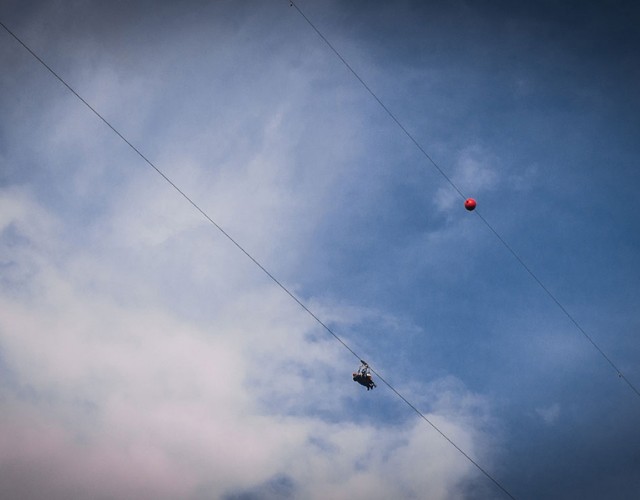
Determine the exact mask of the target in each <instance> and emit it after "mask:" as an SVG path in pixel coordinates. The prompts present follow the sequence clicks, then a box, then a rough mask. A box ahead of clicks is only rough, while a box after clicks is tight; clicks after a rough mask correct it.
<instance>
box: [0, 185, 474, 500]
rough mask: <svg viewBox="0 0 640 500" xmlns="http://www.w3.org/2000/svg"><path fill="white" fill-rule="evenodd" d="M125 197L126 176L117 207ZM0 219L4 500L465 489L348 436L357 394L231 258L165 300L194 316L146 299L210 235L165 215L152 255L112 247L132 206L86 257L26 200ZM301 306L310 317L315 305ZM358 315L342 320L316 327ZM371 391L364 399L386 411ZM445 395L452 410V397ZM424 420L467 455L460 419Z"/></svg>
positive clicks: (459, 393) (419, 444) (449, 469)
mask: <svg viewBox="0 0 640 500" xmlns="http://www.w3.org/2000/svg"><path fill="white" fill-rule="evenodd" d="M136 183H137V180H136V176H133V177H132V178H131V180H130V184H129V185H127V186H124V189H123V190H121V191H120V192H121V193H125V194H126V193H127V192H129V189H130V188H134V186H136ZM141 191H142V190H141ZM2 203H3V206H5V208H6V210H4V211H3V214H4V220H3V228H4V229H3V232H2V238H1V239H0V243H1V244H2V251H3V256H4V257H3V258H4V259H6V261H8V262H11V263H12V265H13V266H15V267H16V272H15V278H14V281H15V282H16V283H18V282H19V284H20V286H21V287H26V289H27V290H29V294H28V295H27V296H26V297H25V296H23V295H16V294H15V293H12V289H11V288H3V291H2V293H1V294H0V308H1V309H2V310H3V311H6V313H5V314H3V315H2V318H0V348H1V349H2V366H3V371H6V373H8V374H10V376H9V377H6V378H4V382H3V384H2V387H1V392H0V394H1V398H2V399H1V400H2V405H3V413H2V417H0V427H1V428H2V433H1V436H0V439H1V440H2V446H1V447H0V449H1V450H2V451H1V452H0V464H1V465H2V467H1V469H2V470H3V471H4V472H3V474H4V475H3V477H2V481H0V482H1V483H2V492H3V494H5V495H9V496H13V497H16V496H21V497H25V498H38V497H41V496H43V495H45V494H46V495H47V496H48V497H49V498H68V497H86V496H117V497H123V496H124V497H126V496H129V497H131V496H135V497H154V498H175V497H189V496H193V497H222V496H224V495H229V498H233V497H234V496H233V495H242V494H247V495H250V494H251V492H255V491H262V490H261V489H260V488H261V487H260V485H261V484H262V485H263V487H262V488H271V489H273V487H274V486H273V485H274V484H276V485H280V486H281V487H282V488H284V490H282V491H284V492H285V493H286V492H290V491H295V495H294V496H299V495H300V496H304V497H306V498H328V497H331V498H347V497H353V496H364V495H366V496H369V497H371V498H389V496H398V495H400V496H404V497H422V496H423V495H425V494H427V495H428V496H429V497H430V498H450V497H451V496H452V495H453V496H455V494H454V493H452V492H453V491H459V490H460V488H462V487H463V486H462V485H463V483H464V481H465V480H466V479H467V478H469V477H473V476H474V471H473V469H472V467H470V465H469V463H468V462H466V460H464V458H462V457H461V456H460V455H459V454H458V452H457V451H455V450H454V449H453V448H451V447H450V445H448V443H446V441H444V440H443V439H442V438H441V437H440V436H438V435H437V434H435V433H434V432H432V431H431V430H430V429H429V428H428V427H425V424H424V422H422V421H420V420H418V421H416V420H415V419H409V420H406V422H405V423H404V424H394V423H392V422H389V423H384V422H378V423H375V424H374V423H373V422H371V421H369V422H358V418H357V416H355V415H352V414H351V412H350V409H351V407H352V403H351V401H352V400H353V398H354V397H356V396H355V395H356V394H357V395H358V397H362V393H361V392H357V388H355V389H354V387H353V386H352V385H351V383H350V380H349V377H348V373H346V372H348V371H349V370H350V369H351V366H350V364H346V363H345V360H346V358H345V354H344V352H342V351H341V350H340V349H339V346H337V345H336V344H335V343H334V342H332V341H331V339H330V338H329V339H326V338H324V339H323V338H322V336H320V335H319V334H318V333H317V331H316V332H315V333H314V330H317V328H318V327H317V325H316V324H314V322H313V321H310V320H309V318H308V316H306V314H304V313H303V312H302V311H301V310H300V309H299V307H298V306H297V305H295V304H292V303H291V301H290V299H288V297H286V295H284V294H283V293H282V292H281V291H280V290H279V289H277V288H276V287H274V286H273V285H272V284H271V283H268V282H267V283H265V281H264V280H263V279H262V278H261V276H260V274H259V273H251V272H249V274H250V276H247V275H246V273H247V271H246V269H245V263H244V262H243V261H241V260H238V259H237V258H236V255H235V252H236V250H234V249H233V247H231V246H228V245H227V246H224V245H223V246H222V248H217V249H216V248H215V245H214V248H212V249H211V252H205V253H206V254H205V253H202V254H199V253H192V258H191V259H190V260H189V262H188V264H189V267H190V268H191V267H192V269H191V270H187V271H186V273H187V275H188V274H189V273H191V272H194V270H198V269H205V268H206V267H207V263H210V262H211V259H212V256H211V254H213V255H217V256H218V257H220V258H221V259H222V260H223V261H224V262H225V264H224V266H222V267H221V266H220V264H218V265H215V266H214V267H215V269H216V271H217V275H216V279H213V276H212V277H211V279H208V280H206V281H207V286H208V288H209V291H210V294H209V295H207V296H204V297H197V296H196V295H195V294H194V293H193V292H192V291H190V290H189V288H190V286H191V285H190V284H189V281H188V280H183V281H177V282H175V284H176V286H178V288H179V292H180V293H182V294H185V295H188V296H189V297H190V298H191V299H192V300H194V301H196V302H197V307H199V308H206V309H208V314H206V315H204V316H200V317H198V318H194V316H192V315H187V316H185V315H183V314H181V313H180V311H179V310H175V309H173V308H172V307H170V306H169V307H167V304H171V297H173V295H174V293H175V292H176V291H177V290H172V289H167V288H166V287H165V286H163V284H162V280H163V278H162V275H163V274H164V275H169V276H178V275H179V274H181V273H182V272H183V271H184V269H185V266H186V263H185V262H184V261H182V258H175V255H174V252H176V249H178V248H179V249H180V251H179V255H184V254H183V253H182V251H183V250H184V248H183V247H185V248H186V247H189V246H190V245H193V244H195V245H204V244H205V243H204V241H205V240H209V241H210V237H208V236H205V234H207V233H208V232H210V231H211V230H212V228H210V227H208V226H206V225H205V226H204V227H198V226H197V225H196V226H195V227H194V226H193V225H192V224H191V223H187V224H186V225H185V222H184V219H182V218H181V217H180V216H177V217H174V216H172V215H171V214H172V213H175V212H179V211H180V210H179V209H177V208H176V209H175V211H172V210H169V211H168V212H165V213H166V219H165V221H164V223H163V224H162V226H163V227H162V228H161V229H157V230H156V234H161V235H162V237H160V238H159V237H157V236H156V237H149V236H148V235H147V233H145V232H143V231H133V230H131V229H126V230H122V228H123V227H125V226H127V224H126V222H127V218H126V217H124V216H122V215H121V214H123V213H126V214H136V216H137V217H140V218H141V219H145V217H146V215H145V213H146V212H147V211H148V210H155V208H153V207H154V205H153V203H151V202H150V203H149V204H148V205H145V204H144V203H143V204H142V205H141V206H140V207H139V209H134V208H133V207H134V206H135V205H136V204H138V203H140V199H139V198H137V197H136V198H135V199H134V198H133V197H128V196H126V195H125V196H121V197H120V199H119V202H118V203H114V205H115V206H118V207H120V209H121V210H118V211H115V212H112V213H109V212H107V213H106V214H105V215H103V217H105V218H106V219H105V220H103V221H102V222H101V224H103V225H104V226H105V227H111V228H118V231H117V232H114V231H115V229H114V230H112V231H106V232H104V233H96V234H94V235H93V238H95V240H94V241H92V242H90V243H89V244H88V246H87V245H83V244H78V243H77V242H78V241H83V240H82V239H76V240H72V241H71V242H69V241H67V242H65V241H64V238H63V235H64V234H65V232H66V231H68V229H69V228H65V222H64V221H61V220H58V219H57V218H56V217H55V215H53V214H48V215H47V216H46V217H44V218H42V217H41V216H42V215H43V214H44V213H45V210H44V209H43V208H42V207H41V206H40V205H39V204H38V203H37V202H36V201H35V200H34V199H33V198H32V197H31V196H30V195H29V194H28V193H27V192H18V193H16V192H14V191H11V190H5V191H4V192H3V196H2ZM161 213H162V212H161ZM134 219H135V217H131V218H130V219H129V222H130V224H131V223H133V224H137V222H135V220H134ZM38 221H39V223H40V224H42V229H43V230H37V229H38V226H37V223H38ZM9 228H11V231H9ZM45 228H46V229H45ZM157 231H161V232H160V233H158V232H157ZM203 233H204V234H203ZM185 234H187V235H188V238H186V237H185ZM18 235H19V237H18ZM96 242H100V243H101V244H102V246H103V247H104V248H103V250H102V251H100V250H98V248H99V247H97V246H96ZM92 248H93V249H94V250H92V251H90V250H91V249H92ZM118 248H119V250H118V251H116V250H117V249H118ZM27 249H28V252H27V251H25V250H27ZM112 252H113V253H112ZM142 259H147V260H148V261H149V260H150V261H151V262H152V263H153V265H149V266H145V265H141V263H142V261H143V260H142ZM210 265H211V264H209V266H210ZM156 266H158V267H156ZM236 277H239V278H240V279H238V280H236V279H235V278H236ZM116 285H117V286H116ZM124 287H130V289H127V290H125V288H124ZM147 288H151V289H152V290H146V289H147ZM132 290H133V291H132ZM314 304H318V306H319V307H318V310H320V311H322V310H323V306H322V301H321V300H319V299H314ZM194 307H195V306H194ZM325 307H326V306H325ZM329 309H330V308H329ZM329 309H327V310H329ZM372 314H374V312H373V311H370V310H369V311H358V309H357V308H356V309H353V308H349V307H347V308H343V309H342V310H340V309H336V310H334V312H333V315H332V316H331V321H332V322H333V323H335V324H337V325H341V324H343V323H344V324H345V325H348V324H354V322H355V323H357V322H358V321H362V320H363V319H366V318H368V317H370V316H371V315H372ZM343 318H344V319H343ZM358 318H362V319H358ZM387 321H390V320H389V319H387ZM310 335H311V336H310ZM318 339H321V340H318ZM345 366H347V367H348V368H345ZM414 389H415V390H416V391H419V387H416V388H414ZM451 390H453V391H454V393H455V395H453V393H451V392H450V391H451ZM354 391H356V392H354ZM382 391H383V390H382V389H378V391H377V392H376V397H378V398H381V401H385V400H387V399H389V396H388V395H386V396H385V393H384V392H382ZM447 391H448V392H449V393H450V394H451V397H453V398H455V399H456V400H457V399H459V398H462V399H464V398H465V393H466V390H465V389H464V388H463V387H460V386H459V387H457V388H455V389H452V387H451V386H449V388H448V390H447ZM433 394H434V397H437V394H444V392H443V391H442V390H435V391H434V392H433ZM427 399H429V398H427ZM425 403H426V401H425ZM437 408H438V410H437V412H436V413H434V414H432V415H430V417H431V418H432V419H433V420H434V421H436V422H437V423H438V425H439V427H440V428H441V429H442V430H443V431H444V432H446V433H447V435H449V436H450V437H451V438H452V439H453V440H455V441H456V442H457V443H458V444H459V445H460V446H461V447H462V448H463V449H466V450H467V451H468V452H469V453H471V454H472V455H474V454H475V453H477V451H476V443H477V442H478V441H482V440H484V439H486V436H485V435H484V434H483V431H482V429H481V427H482V423H481V422H474V421H473V419H471V420H468V421H467V420H465V421H464V422H462V421H458V418H459V416H460V415H462V416H463V417H464V415H465V414H466V413H467V410H465V409H462V408H458V409H457V410H455V412H453V413H452V411H451V406H450V405H447V404H444V405H443V404H438V405H437ZM469 411H471V410H469ZM319 415H327V416H329V415H330V416H331V417H330V418H327V419H325V418H324V417H321V416H319ZM456 415H457V416H456ZM480 420H481V421H482V420H483V419H480ZM476 425H477V426H479V427H478V428H475V427H474V426H476ZM34 477H36V478H37V479H35V480H34V479H33V478H34ZM273 478H287V479H286V480H284V479H282V480H275V479H273ZM274 481H275V483H274ZM283 481H284V482H283ZM264 485H267V486H264ZM285 486H286V487H285ZM256 488H258V489H257V490H256ZM276 489H277V488H276ZM278 491H280V490H278ZM234 492H235V493H234ZM247 492H248V493H247ZM286 494H289V493H286Z"/></svg>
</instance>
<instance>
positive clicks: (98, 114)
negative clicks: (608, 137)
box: [0, 21, 515, 500]
mask: <svg viewBox="0 0 640 500" xmlns="http://www.w3.org/2000/svg"><path fill="white" fill-rule="evenodd" d="M0 26H2V28H4V30H5V31H6V32H7V33H9V34H10V35H11V36H12V37H13V38H14V39H15V40H16V41H17V42H18V43H19V44H20V45H22V46H23V47H24V48H25V49H26V50H27V51H28V52H29V53H30V54H31V55H32V56H33V57H34V58H35V59H37V60H38V62H40V64H42V65H43V66H44V67H45V68H46V69H47V70H48V71H49V72H50V73H51V74H52V75H53V76H54V77H55V78H56V79H57V80H58V81H59V82H60V83H62V84H63V85H64V86H65V87H66V88H67V89H68V90H69V91H70V92H71V93H72V94H73V95H75V96H76V97H77V98H78V99H79V100H80V101H81V102H82V103H83V104H84V105H85V106H86V107H87V108H89V109H90V110H91V111H92V112H93V114H95V115H96V116H97V117H98V118H99V119H100V120H101V121H102V122H103V123H104V124H105V125H106V126H107V127H109V128H110V129H111V130H112V131H113V132H114V133H115V134H116V135H117V136H118V137H119V138H120V139H122V140H123V141H124V142H125V143H126V144H127V145H128V146H129V147H130V148H131V149H132V150H133V151H134V152H135V153H136V154H137V155H138V156H140V158H142V159H143V160H144V161H145V163H147V165H149V166H150V167H151V168H153V170H155V171H156V172H157V173H158V174H159V175H160V176H161V177H162V178H163V179H164V180H165V181H166V182H167V183H169V185H170V186H171V187H173V189H175V190H176V191H177V192H178V193H180V195H182V197H183V198H184V199H185V200H186V201H188V202H189V204H191V206H193V207H194V208H195V209H196V210H197V211H198V212H200V214H201V215H202V216H203V217H204V218H205V219H206V220H207V221H209V222H210V223H211V224H213V226H215V228H216V229H218V231H220V232H221V233H222V234H223V235H224V236H225V237H226V238H227V239H228V240H229V241H231V243H233V244H234V245H235V246H236V247H237V248H238V249H239V250H240V251H241V252H242V253H243V254H244V255H246V256H247V257H248V258H249V259H250V260H251V261H252V262H253V263H254V264H255V265H256V266H258V267H259V268H260V269H261V270H262V272H264V273H265V274H266V275H267V276H268V277H269V278H270V279H271V280H272V281H273V282H274V283H275V284H276V285H278V286H279V287H280V289H282V290H283V291H284V292H285V293H286V294H287V295H288V296H289V297H291V298H292V299H293V300H294V301H295V302H296V303H297V304H298V305H299V306H300V307H301V308H302V309H303V310H304V311H306V312H307V313H308V314H309V315H310V316H311V317H312V318H313V319H314V320H316V322H317V323H318V324H320V326H322V327H323V328H324V329H325V330H326V331H327V332H328V333H330V334H331V335H332V336H333V337H334V338H335V339H336V340H337V341H338V342H340V344H342V346H343V347H345V348H346V349H347V350H348V351H349V352H350V353H351V354H353V356H355V357H356V359H358V360H361V358H360V356H359V355H358V354H356V352H355V351H354V350H353V349H351V347H349V346H348V345H347V344H346V342H344V341H343V340H342V339H341V338H340V337H339V336H338V335H337V334H336V333H335V332H334V331H333V330H332V329H331V328H329V326H327V324H326V323H324V322H323V321H322V320H321V319H320V318H319V317H318V316H316V315H315V314H314V313H313V312H312V311H311V310H310V309H309V308H308V307H307V306H306V305H305V304H304V303H303V302H302V301H301V300H300V299H298V297H296V296H295V295H294V294H293V293H292V292H291V291H289V289H288V288H287V287H286V286H284V285H283V284H282V283H281V282H280V281H279V280H278V279H277V278H276V277H275V276H274V275H273V274H271V273H270V272H269V271H268V270H267V269H266V268H265V267H264V266H263V265H262V264H260V262H258V261H257V260H256V259H255V258H254V257H253V256H252V255H251V254H250V253H249V252H248V251H247V250H245V249H244V248H243V247H242V245H240V243H238V242H237V241H236V240H235V239H234V238H233V237H232V236H231V235H230V234H229V233H228V232H227V231H225V230H224V229H223V228H222V227H221V226H220V225H218V224H217V223H216V222H215V221H214V220H213V219H212V218H211V217H210V216H209V215H208V214H207V213H206V212H205V211H204V210H203V209H202V208H200V207H199V206H198V204H197V203H196V202H195V201H193V200H192V199H191V198H190V197H189V196H188V195H187V194H186V193H185V192H184V191H182V190H181V189H180V188H179V187H178V186H177V185H176V184H175V183H174V182H173V181H172V180H171V179H170V178H169V177H167V175H165V174H164V172H162V171H161V170H160V169H159V168H158V167H157V166H156V165H154V163H153V162H152V161H151V160H149V159H148V158H147V157H146V156H145V155H144V154H142V152H141V151H140V150H139V149H138V148H136V147H135V146H134V145H133V144H132V143H131V142H129V141H128V140H127V139H126V138H125V137H124V136H123V135H122V134H121V133H120V132H119V131H118V130H117V129H116V128H115V127H114V126H113V125H111V123H109V122H108V121H107V120H106V119H105V118H104V117H103V116H102V115H101V114H100V113H99V112H98V111H96V109H95V108H94V107H93V106H91V105H90V104H89V103H88V102H87V101H86V100H85V99H84V98H82V96H80V94H78V93H77V92H76V91H75V90H74V89H73V88H72V87H71V86H70V85H69V84H68V83H67V82H66V81H65V80H64V79H63V78H62V77H61V76H60V75H58V74H57V73H56V72H55V71H54V70H53V69H52V68H51V67H50V66H49V65H48V64H47V63H45V62H44V61H43V60H42V59H41V58H40V57H39V56H38V55H37V54H36V53H35V52H34V51H33V50H31V49H30V48H29V47H28V46H27V45H26V44H25V43H24V42H23V41H22V40H21V39H20V38H18V36H17V35H16V34H15V33H13V32H12V31H11V30H10V29H9V28H8V27H7V26H6V25H5V24H4V23H3V22H2V21H0ZM443 175H444V173H443ZM445 177H446V176H445ZM371 371H372V372H373V373H374V374H375V375H376V376H377V377H378V378H379V379H380V380H381V381H382V382H383V383H384V384H385V385H386V386H387V387H389V389H391V390H392V391H393V392H394V393H395V394H396V395H397V396H398V397H399V398H400V399H402V401H404V402H405V403H406V404H407V405H408V406H409V407H410V408H411V409H412V410H413V411H415V412H416V413H417V414H418V415H419V416H420V417H421V418H422V419H423V420H424V421H425V422H427V423H428V424H429V425H430V426H431V427H433V428H434V429H435V430H436V431H437V432H438V433H439V434H440V435H441V436H442V437H443V438H444V439H446V440H447V441H448V442H449V443H450V444H451V445H452V446H453V447H454V448H455V449H456V450H458V451H459V452H460V453H461V454H462V455H463V456H464V457H465V458H466V459H467V460H469V462H471V463H472V464H473V465H474V466H475V467H476V468H477V469H478V470H479V471H480V472H482V473H483V474H484V475H485V476H486V477H488V478H489V479H490V480H491V481H493V483H494V484H496V485H497V486H498V488H500V489H501V490H502V491H503V492H504V493H505V494H506V495H507V496H508V497H509V498H511V499H512V500H515V497H514V496H513V495H511V493H509V491H507V489H506V488H505V487H504V486H502V485H501V484H500V483H499V482H498V481H497V480H496V479H494V478H493V477H492V476H491V475H490V474H489V473H488V472H487V471H485V470H484V469H483V468H482V467H481V466H480V465H479V464H478V463H477V462H476V461H475V460H473V459H472V458H471V457H470V456H469V455H468V454H467V453H465V452H464V450H462V448H460V447H459V446H458V445H457V444H456V443H455V442H454V441H453V440H451V439H450V438H449V437H448V436H447V435H446V434H445V433H444V432H443V431H442V430H440V429H439V428H438V426H436V425H435V424H434V423H433V422H432V421H431V420H429V419H428V418H427V417H426V416H425V415H424V413H422V412H421V411H420V410H419V409H418V408H416V407H415V406H414V405H413V404H411V402H409V400H408V399H407V398H405V397H404V396H403V395H402V394H401V393H400V392H399V391H398V390H396V389H395V387H393V386H392V385H391V384H390V383H389V382H387V381H386V380H385V379H384V378H383V377H382V376H381V375H380V374H379V373H377V372H376V371H375V370H373V369H371Z"/></svg>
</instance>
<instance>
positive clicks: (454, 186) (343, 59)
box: [289, 0, 640, 397]
mask: <svg viewBox="0 0 640 500" xmlns="http://www.w3.org/2000/svg"><path fill="white" fill-rule="evenodd" d="M289 5H290V6H291V7H294V8H295V9H296V11H298V13H299V14H300V16H302V18H303V19H304V20H305V21H306V22H307V24H308V25H309V26H311V28H312V29H313V31H315V32H316V34H317V35H318V36H319V37H320V38H321V39H322V41H323V42H324V43H325V44H326V45H327V47H329V49H331V52H333V53H334V54H335V55H336V56H337V57H338V59H340V61H342V63H343V64H344V65H345V66H346V68H347V69H348V70H349V71H350V72H351V74H352V75H353V76H354V77H355V78H356V80H358V81H359V82H360V83H361V84H362V86H363V87H364V88H365V90H366V91H367V92H368V93H369V94H370V95H371V97H373V99H374V100H375V101H376V102H377V103H378V104H379V105H380V107H381V108H382V109H383V110H384V111H385V112H386V114H387V115H388V116H389V118H391V120H392V121H393V122H394V123H395V124H396V125H397V126H398V127H399V128H400V130H402V132H404V134H405V135H406V136H407V137H408V138H409V140H410V141H411V142H412V143H413V144H414V145H415V146H416V147H417V148H418V150H419V151H420V152H421V153H422V155H423V156H424V157H425V158H426V159H427V160H429V162H431V164H432V165H433V166H434V167H435V169H436V170H437V171H438V172H439V173H440V175H442V177H444V178H445V180H446V181H447V182H448V183H449V185H451V187H452V188H453V189H454V190H455V191H456V192H457V193H458V194H459V195H460V197H461V198H462V199H463V200H464V199H466V196H465V195H464V194H463V193H462V191H461V190H460V189H459V188H458V186H457V185H456V184H455V183H454V182H453V180H452V179H451V178H450V177H449V176H448V175H447V174H446V173H445V172H444V170H443V169H442V168H441V167H440V166H439V165H438V164H437V163H436V162H435V161H434V160H433V158H431V156H430V155H429V154H428V153H427V152H426V150H425V149H424V148H423V147H422V146H421V145H420V143H419V142H418V141H417V140H416V138H415V137H414V136H413V135H412V134H411V133H410V132H409V131H408V130H407V128H406V127H405V126H404V125H403V124H402V123H401V122H400V120H398V118H396V116H395V115H394V114H393V113H392V112H391V110H390V109H389V108H388V107H387V106H386V105H385V104H384V103H383V102H382V100H381V99H380V98H379V97H378V96H377V95H376V93H375V92H373V90H371V87H369V85H367V84H366V83H365V81H364V80H363V79H362V78H361V77H360V75H359V74H358V73H357V72H356V71H355V70H354V69H353V67H352V66H351V65H350V64H349V63H348V62H347V61H346V59H345V58H344V57H342V55H341V54H340V52H339V51H338V50H337V49H336V48H335V47H334V46H333V45H332V44H331V42H329V40H328V39H327V37H325V36H324V35H323V34H322V32H321V31H320V30H319V29H318V28H317V27H316V26H315V24H313V22H311V20H310V19H309V18H308V17H307V16H306V15H305V14H304V12H302V10H300V7H298V5H297V4H296V3H295V2H294V1H292V0H289ZM475 213H476V214H477V215H478V217H480V220H482V222H484V224H485V225H486V226H487V228H488V229H489V230H490V231H491V232H492V233H493V234H494V235H495V236H496V237H497V238H498V240H499V241H500V243H502V245H504V247H505V248H506V249H507V250H508V251H509V253H511V255H513V256H514V257H515V259H516V260H517V261H518V262H519V263H520V264H521V265H522V267H523V268H524V269H525V270H526V271H527V273H529V274H530V275H531V277H532V278H533V279H534V280H535V282H536V283H538V285H540V287H541V288H542V290H544V292H545V293H546V294H547V295H548V296H549V298H551V300H552V301H553V302H555V304H556V305H557V306H558V307H559V308H560V310H561V311H562V312H563V313H564V314H565V316H567V318H569V320H570V321H571V322H572V323H573V324H574V325H575V326H576V328H577V329H578V330H579V331H580V333H582V335H583V336H584V337H585V338H586V339H587V340H588V341H589V342H590V343H591V345H592V346H593V347H595V349H596V350H597V351H598V352H599V353H600V355H601V356H602V357H603V358H604V359H605V360H606V361H607V363H609V365H611V367H612V368H613V369H614V370H615V372H616V374H617V375H618V378H621V379H622V380H624V381H625V382H626V383H627V385H628V386H629V387H630V388H631V390H632V391H633V392H634V393H635V394H636V396H638V397H640V391H639V390H638V388H637V387H636V386H635V385H634V384H633V383H632V382H631V381H630V380H629V379H628V378H627V377H626V376H625V375H624V374H623V373H622V370H620V368H618V366H617V365H616V364H615V363H614V362H613V361H612V360H611V358H610V357H609V356H607V355H606V354H605V352H604V351H603V350H602V349H601V348H600V346H598V344H596V342H595V340H593V338H592V337H591V336H590V335H589V334H587V332H586V331H585V330H584V328H582V326H581V325H580V323H578V321H577V320H576V319H575V318H574V317H573V315H572V314H571V313H570V312H569V311H568V310H567V309H566V308H565V307H564V306H563V305H562V303H561V302H560V301H559V300H558V298H556V296H555V295H554V294H553V293H551V291H550V290H549V289H548V288H547V287H546V286H545V285H544V283H543V282H542V281H541V280H540V279H539V278H538V277H537V276H536V274H535V273H534V272H533V271H532V270H531V268H530V267H529V266H528V265H527V264H526V263H525V262H524V260H523V259H522V258H521V257H520V256H519V255H518V254H517V253H516V251H515V250H514V249H513V248H512V247H511V245H509V244H508V243H507V242H506V240H505V239H504V238H503V237H502V236H500V234H499V233H498V231H496V230H495V229H494V228H493V226H492V225H491V224H490V223H489V221H487V219H485V218H484V217H483V216H482V215H481V214H480V212H479V211H478V210H477V209H476V210H475Z"/></svg>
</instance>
